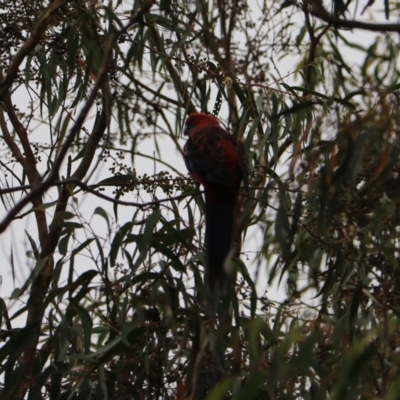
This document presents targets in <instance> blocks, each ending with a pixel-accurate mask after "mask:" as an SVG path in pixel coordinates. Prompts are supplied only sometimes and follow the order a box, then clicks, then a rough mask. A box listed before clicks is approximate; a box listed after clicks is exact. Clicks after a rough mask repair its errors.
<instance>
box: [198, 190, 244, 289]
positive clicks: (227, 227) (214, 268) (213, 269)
mask: <svg viewBox="0 0 400 400" xmlns="http://www.w3.org/2000/svg"><path fill="white" fill-rule="evenodd" d="M229 189H230V188H229V187H228V190H227V191H226V192H225V193H223V194H221V195H220V196H215V195H214V194H215V193H208V191H207V190H206V237H205V242H206V243H205V244H206V270H205V283H206V286H207V287H208V289H209V290H211V291H212V290H213V289H214V288H215V287H219V289H220V290H221V292H225V283H226V282H227V273H226V271H225V269H224V263H225V260H226V257H227V256H228V254H229V252H230V250H231V248H232V237H233V227H234V209H235V202H236V196H237V194H236V193H228V192H231V190H229Z"/></svg>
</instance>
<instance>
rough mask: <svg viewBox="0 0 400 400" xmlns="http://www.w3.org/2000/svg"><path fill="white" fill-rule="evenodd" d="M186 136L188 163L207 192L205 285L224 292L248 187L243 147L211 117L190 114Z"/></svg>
mask: <svg viewBox="0 0 400 400" xmlns="http://www.w3.org/2000/svg"><path fill="white" fill-rule="evenodd" d="M184 133H185V135H187V136H188V137H189V138H188V140H187V142H186V145H185V147H184V158H185V164H186V166H187V169H188V170H189V172H190V175H191V176H192V178H193V179H194V180H195V181H197V182H199V183H201V184H202V185H203V186H204V192H205V216H206V235H205V244H206V268H205V271H206V274H205V282H206V285H207V286H208V288H209V289H210V290H213V289H214V287H215V285H216V284H218V286H219V288H220V289H221V290H222V291H224V287H225V282H226V272H225V270H224V262H225V259H226V257H227V255H228V254H229V252H230V250H231V248H232V239H233V229H234V211H235V207H236V203H237V198H238V194H239V187H240V182H241V181H242V180H243V181H244V183H245V186H246V188H247V187H248V166H247V160H246V156H245V151H244V146H243V143H241V142H239V141H238V140H236V138H235V137H234V136H232V135H231V134H229V133H228V132H227V131H226V130H225V129H223V128H222V127H221V125H220V124H219V122H218V120H217V119H216V118H215V117H213V116H212V115H209V114H202V113H197V112H196V113H192V114H190V115H189V117H188V118H187V120H186V128H185V132H184Z"/></svg>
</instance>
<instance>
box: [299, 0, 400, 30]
mask: <svg viewBox="0 0 400 400" xmlns="http://www.w3.org/2000/svg"><path fill="white" fill-rule="evenodd" d="M301 8H302V9H303V11H304V12H308V13H309V14H311V15H313V16H314V17H317V18H319V19H320V20H322V21H324V22H327V23H328V24H331V25H333V26H335V27H336V28H343V29H364V30H367V31H372V32H399V33H400V24H374V23H369V22H362V21H356V20H346V19H341V18H338V17H335V16H334V15H332V14H330V13H329V12H328V11H326V10H325V8H324V6H323V5H322V1H320V0H304V2H303V6H302V7H301Z"/></svg>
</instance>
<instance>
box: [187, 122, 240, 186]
mask: <svg viewBox="0 0 400 400" xmlns="http://www.w3.org/2000/svg"><path fill="white" fill-rule="evenodd" d="M236 144H237V143H235V139H234V138H233V136H231V135H230V134H229V133H228V132H226V131H225V130H224V129H223V128H221V127H219V126H212V127H205V128H202V129H199V130H197V131H196V132H194V133H193V134H192V135H190V137H189V139H188V141H187V143H186V146H185V149H184V152H185V163H186V166H187V168H188V170H189V172H190V173H191V174H192V176H193V177H194V179H196V180H197V181H199V182H201V183H204V182H214V183H218V184H222V185H234V184H235V183H237V182H238V176H237V174H238V172H239V169H238V167H239V168H240V166H239V165H238V149H237V146H236Z"/></svg>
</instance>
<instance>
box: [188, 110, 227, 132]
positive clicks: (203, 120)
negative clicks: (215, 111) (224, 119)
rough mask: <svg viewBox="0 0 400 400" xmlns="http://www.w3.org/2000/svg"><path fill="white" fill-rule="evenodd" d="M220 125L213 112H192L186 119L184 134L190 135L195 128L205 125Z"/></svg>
mask: <svg viewBox="0 0 400 400" xmlns="http://www.w3.org/2000/svg"><path fill="white" fill-rule="evenodd" d="M212 125H218V126H219V121H218V119H217V118H215V117H214V116H213V115H211V114H203V113H198V112H195V113H191V114H190V115H189V116H188V117H187V120H186V127H185V130H184V134H185V135H186V136H189V135H190V134H191V133H192V132H193V130H194V129H199V128H203V127H205V126H212Z"/></svg>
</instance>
